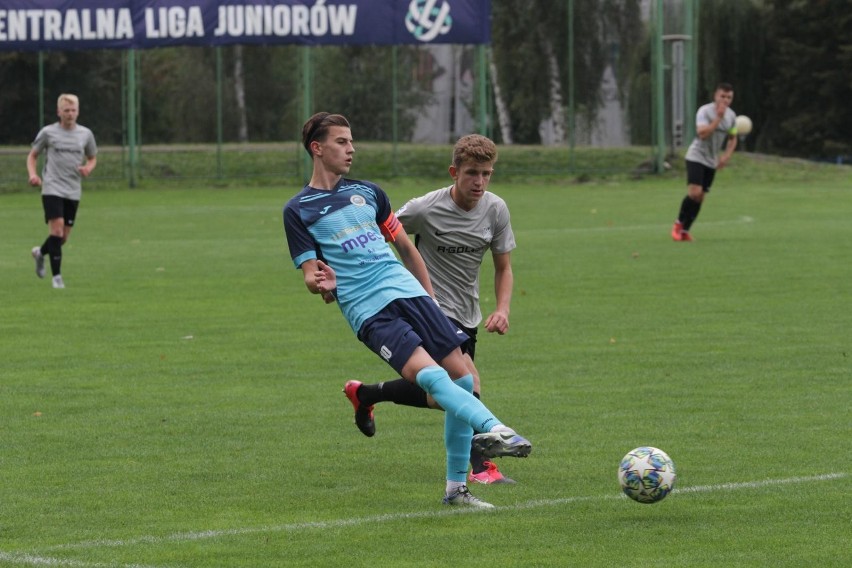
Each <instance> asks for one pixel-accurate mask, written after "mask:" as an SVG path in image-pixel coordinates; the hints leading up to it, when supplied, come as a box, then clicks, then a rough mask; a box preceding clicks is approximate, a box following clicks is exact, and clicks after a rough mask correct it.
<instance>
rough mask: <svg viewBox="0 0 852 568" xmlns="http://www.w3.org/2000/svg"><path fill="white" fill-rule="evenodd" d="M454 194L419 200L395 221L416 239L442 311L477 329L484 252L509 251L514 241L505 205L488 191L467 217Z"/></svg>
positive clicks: (436, 194) (443, 191)
mask: <svg viewBox="0 0 852 568" xmlns="http://www.w3.org/2000/svg"><path fill="white" fill-rule="evenodd" d="M451 189H452V186H450V187H445V188H442V189H438V190H435V191H432V192H429V193H427V194H426V195H424V196H422V197H416V198H414V199H412V200H411V201H409V202H408V203H406V204H405V205H403V206H402V207H401V208H400V209H399V211H397V213H396V215H397V217H398V218H399V220H400V221H401V222H402V225H403V227H405V230H406V232H408V233H409V234H413V235H414V236H415V242H416V244H417V248H418V250H419V251H420V254H421V255H422V256H423V260H424V261H425V262H426V267H427V268H428V269H429V279H430V280H431V281H432V288H433V289H434V290H435V299H436V300H438V303H439V304H440V305H441V309H442V310H443V311H444V313H445V314H447V315H448V316H449V317H451V318H453V319H455V320H457V321H458V322H459V323H461V324H462V325H463V326H465V327H476V326H478V325H479V322H481V321H482V312H481V311H480V309H479V268H480V265H481V264H482V259H483V257H484V256H485V251H487V250H490V251H492V253H496V254H502V253H507V252H509V251H511V250H512V249H514V248H515V235H514V234H513V233H512V225H511V223H510V221H509V208H508V207H507V206H506V202H505V201H503V200H502V199H500V198H499V197H498V196H496V195H494V194H493V193H491V192H488V191H486V192H485V193H484V194H483V196H482V198H481V199H480V200H479V203H478V204H477V205H476V207H474V208H473V209H472V210H471V211H465V210H464V209H462V208H461V207H459V206H458V205H456V203H455V202H454V201H453V198H452V197H451V196H450V190H451Z"/></svg>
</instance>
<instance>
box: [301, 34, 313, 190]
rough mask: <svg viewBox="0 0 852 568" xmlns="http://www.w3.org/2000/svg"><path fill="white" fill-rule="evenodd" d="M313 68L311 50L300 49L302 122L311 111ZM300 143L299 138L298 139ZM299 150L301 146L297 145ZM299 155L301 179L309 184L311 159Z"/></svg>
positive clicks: (311, 171)
mask: <svg viewBox="0 0 852 568" xmlns="http://www.w3.org/2000/svg"><path fill="white" fill-rule="evenodd" d="M312 89H313V68H312V61H311V48H310V47H303V48H302V116H303V119H302V122H305V121H307V120H308V119H309V118H310V117H311V114H313V113H312V110H313V92H312ZM299 140H300V141H301V137H299ZM297 146H298V147H299V148H301V144H298V145H297ZM299 153H300V154H301V156H302V160H301V161H300V162H299V163H300V164H302V172H301V173H302V179H303V180H304V181H305V183H307V182H309V181H310V179H311V175H312V174H313V162H312V160H311V157H310V156H308V155H307V153H302V151H301V150H299Z"/></svg>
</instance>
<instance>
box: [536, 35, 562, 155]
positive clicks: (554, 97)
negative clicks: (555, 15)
mask: <svg viewBox="0 0 852 568" xmlns="http://www.w3.org/2000/svg"><path fill="white" fill-rule="evenodd" d="M541 45H542V48H544V57H545V59H546V61H547V79H548V87H549V89H548V90H549V92H550V119H549V121H550V123H551V126H552V130H551V133H552V137H553V138H552V143H553V144H564V143H565V106H564V105H563V104H562V84H561V83H560V81H559V62H558V61H557V59H556V53H554V51H553V44H552V43H550V40H549V39H548V38H547V37H546V36H544V35H543V36H542V38H541Z"/></svg>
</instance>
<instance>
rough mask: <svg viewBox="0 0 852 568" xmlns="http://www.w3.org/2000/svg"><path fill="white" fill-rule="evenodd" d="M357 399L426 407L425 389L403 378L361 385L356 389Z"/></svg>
mask: <svg viewBox="0 0 852 568" xmlns="http://www.w3.org/2000/svg"><path fill="white" fill-rule="evenodd" d="M358 400H360V401H361V404H366V405H370V404H376V403H377V402H393V403H395V404H402V405H404V406H414V407H417V408H428V406H429V405H428V404H427V403H426V391H424V390H423V389H421V388H420V387H419V386H417V385H415V384H412V383H410V382H408V381H406V380H405V379H403V378H399V379H395V380H393V381H385V382H383V383H377V384H375V385H363V386H362V387H361V388H360V389H358Z"/></svg>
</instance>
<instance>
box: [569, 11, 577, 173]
mask: <svg viewBox="0 0 852 568" xmlns="http://www.w3.org/2000/svg"><path fill="white" fill-rule="evenodd" d="M574 89H575V83H574V0H568V128H569V130H570V132H569V133H568V170H569V171H573V170H574V145H575V144H576V143H577V137H576V133H577V129H576V128H575V125H576V120H575V117H574V104H575V103H574Z"/></svg>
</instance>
